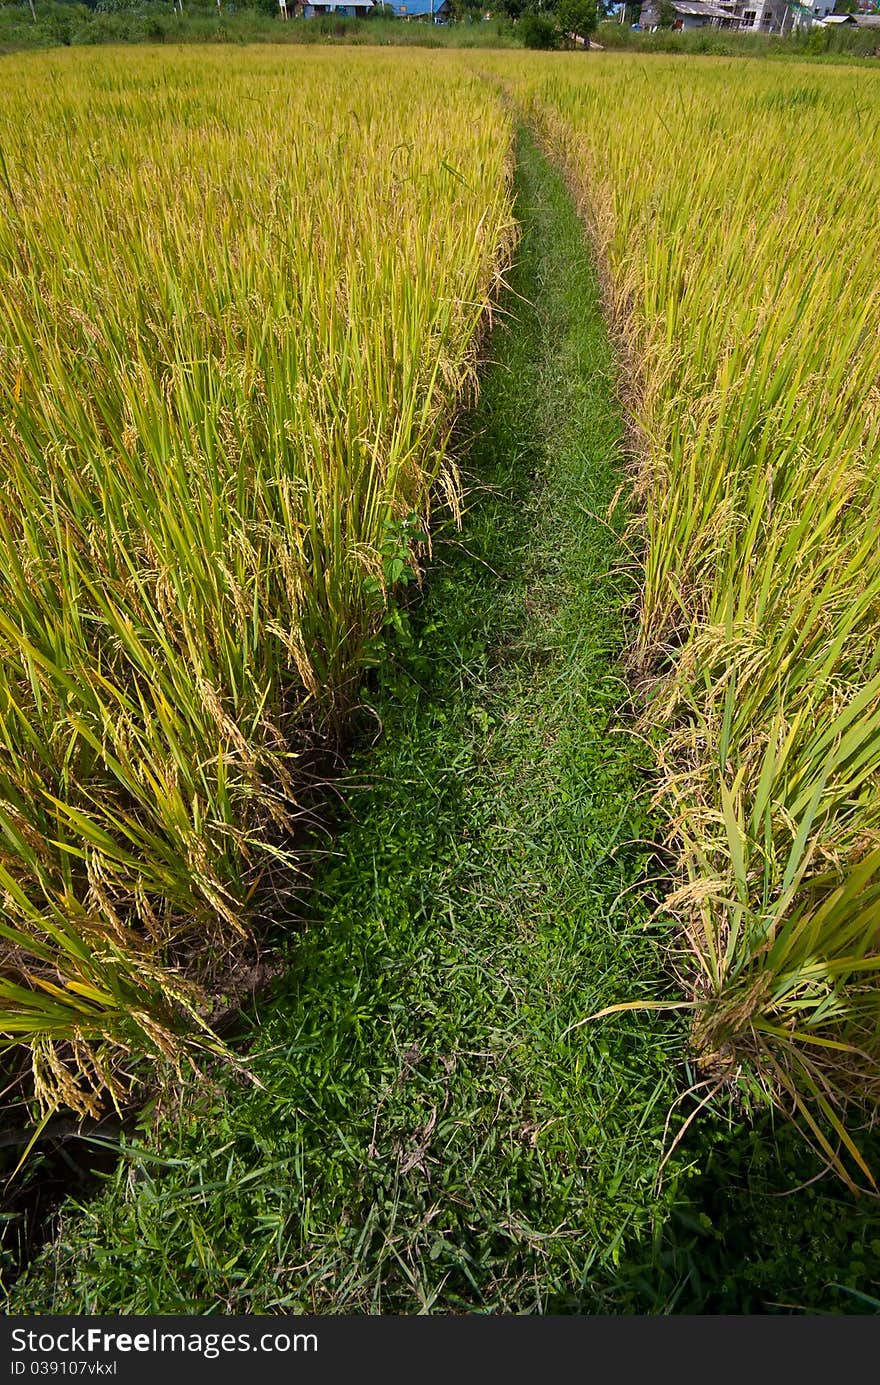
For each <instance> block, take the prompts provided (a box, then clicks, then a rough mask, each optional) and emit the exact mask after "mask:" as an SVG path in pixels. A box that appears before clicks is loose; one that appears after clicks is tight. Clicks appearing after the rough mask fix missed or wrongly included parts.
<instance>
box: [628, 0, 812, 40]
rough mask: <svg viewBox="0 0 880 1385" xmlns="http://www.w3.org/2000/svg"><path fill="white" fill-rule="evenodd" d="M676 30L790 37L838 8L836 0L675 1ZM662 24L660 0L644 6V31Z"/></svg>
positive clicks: (642, 23) (650, 0) (652, 0)
mask: <svg viewBox="0 0 880 1385" xmlns="http://www.w3.org/2000/svg"><path fill="white" fill-rule="evenodd" d="M673 9H674V10H675V22H674V24H673V28H675V29H702V28H705V27H706V26H707V25H708V26H711V27H712V28H715V29H742V30H746V31H751V32H752V33H760V34H788V33H791V30H792V29H793V28H796V27H805V28H808V27H809V25H810V24H811V23H820V22H821V21H822V18H823V17H824V16H825V15H827V14H828V13H829V11H831V10H833V9H834V0H807V2H806V3H804V2H803V0H713V3H711V4H700V3H698V0H681V3H678V0H673ZM659 23H660V0H646V3H645V4H643V5H642V15H641V25H642V28H643V29H656V28H657V26H658V25H659Z"/></svg>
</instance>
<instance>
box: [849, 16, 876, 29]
mask: <svg viewBox="0 0 880 1385" xmlns="http://www.w3.org/2000/svg"><path fill="white" fill-rule="evenodd" d="M853 19H854V20H855V21H856V23H857V24H858V26H859V28H860V29H880V14H854V15H853Z"/></svg>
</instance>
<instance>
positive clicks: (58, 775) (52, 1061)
mask: <svg viewBox="0 0 880 1385" xmlns="http://www.w3.org/2000/svg"><path fill="white" fill-rule="evenodd" d="M392 79H393V80H392ZM450 106H451V107H452V108H453V109H454V114H453V115H450ZM0 150H2V163H0V179H2V192H0V195H2V199H3V219H2V222H0V283H2V301H3V307H2V312H0V454H2V483H0V611H2V614H0V736H2V752H0V890H2V898H3V921H2V925H0V932H2V938H3V966H2V980H0V1012H2V1031H3V1035H4V1038H3V1042H4V1044H5V1045H6V1046H7V1048H8V1047H10V1046H16V1051H20V1050H19V1049H18V1048H17V1046H19V1045H21V1044H25V1045H27V1047H28V1049H29V1053H30V1061H31V1065H32V1074H33V1080H32V1091H33V1093H34V1095H35V1096H36V1098H37V1100H38V1102H39V1103H40V1105H41V1106H42V1108H43V1110H44V1111H48V1110H51V1109H52V1108H53V1107H55V1106H57V1105H58V1104H63V1105H67V1106H69V1107H71V1108H73V1110H74V1111H76V1112H79V1113H81V1114H85V1113H89V1112H92V1113H94V1112H96V1111H97V1110H98V1109H99V1107H100V1105H101V1103H102V1102H106V1100H107V1097H108V1094H109V1095H110V1096H112V1097H113V1099H117V1098H121V1097H122V1095H123V1093H124V1088H125V1084H126V1080H127V1071H128V1069H127V1067H126V1060H127V1058H128V1056H129V1055H131V1056H132V1057H135V1058H140V1057H141V1056H143V1055H145V1054H146V1055H152V1056H154V1057H157V1058H165V1059H171V1060H177V1059H178V1058H179V1056H180V1054H181V1052H182V1051H183V1050H182V1045H183V1043H184V1041H185V1039H186V1038H187V1036H189V1038H193V1037H195V1038H196V1039H199V1037H200V1036H201V1039H202V1040H203V1041H204V1042H206V1043H208V1044H211V1043H213V1042H214V1041H213V1039H212V1038H211V1035H210V1033H209V1031H208V1030H207V1028H206V1017H207V1015H208V1014H209V1013H210V1010H211V1006H212V1004H213V1003H214V1001H215V999H216V996H214V997H213V998H212V997H211V996H210V994H209V993H210V992H211V991H213V992H215V993H216V991H217V990H218V989H219V990H222V989H223V985H224V970H228V968H229V966H230V957H232V958H233V959H234V957H235V956H236V955H238V953H239V952H240V951H241V948H242V946H243V943H244V941H245V940H246V938H247V936H248V934H249V933H250V932H251V930H252V926H253V923H254V919H255V917H257V916H258V915H259V913H260V911H261V910H262V911H264V912H265V911H267V910H268V911H269V912H271V913H274V914H275V915H276V916H277V915H278V914H279V912H282V911H283V895H284V892H285V890H289V889H291V888H295V885H296V866H297V858H296V853H295V850H294V848H293V841H294V833H295V830H296V821H297V816H298V813H299V811H300V800H301V788H302V782H301V776H300V775H299V771H298V759H299V757H300V756H301V754H302V753H303V751H304V750H305V749H306V748H307V747H308V745H309V744H310V742H311V741H313V740H314V737H315V736H316V735H318V736H320V735H322V734H323V735H327V734H331V733H332V731H333V729H334V727H335V726H336V725H338V723H339V721H340V719H341V718H342V717H343V715H344V712H345V709H346V706H347V705H348V704H349V703H350V701H351V699H352V697H353V695H354V692H355V690H356V688H357V685H358V681H359V678H360V677H361V675H362V672H363V669H364V666H365V665H366V664H368V663H369V662H370V660H371V659H372V658H375V657H377V650H378V648H379V641H380V638H381V633H382V629H383V626H384V624H385V621H386V619H387V618H388V612H389V592H390V590H391V589H392V588H394V587H399V586H400V584H401V583H403V582H405V581H406V580H407V578H408V577H413V576H415V575H417V573H418V567H419V560H420V555H421V554H422V552H423V551H424V548H425V544H426V541H427V534H428V526H429V517H430V508H431V503H432V499H436V498H437V497H440V498H441V499H444V500H445V502H446V503H447V504H451V505H453V506H454V505H455V504H456V497H457V478H456V473H455V467H454V465H453V463H452V462H451V461H450V460H449V458H448V456H447V451H446V446H445V444H446V436H447V433H448V429H449V426H450V423H451V420H452V417H453V415H454V410H455V406H456V404H457V403H458V401H459V400H460V399H461V398H462V397H464V396H465V395H467V394H468V392H469V391H471V389H472V386H473V381H474V364H475V351H476V333H477V329H478V327H479V326H480V323H481V321H482V319H483V315H484V312H485V310H486V308H487V305H488V303H489V301H490V297H491V295H492V292H493V288H494V285H495V282H496V277H497V274H498V271H499V269H500V268H501V267H502V266H503V265H504V263H505V262H506V260H507V258H508V256H509V249H510V245H511V238H512V232H513V227H512V219H511V208H510V194H509V174H510V162H511V152H510V150H511V122H510V119H509V117H508V116H507V115H506V114H505V113H504V112H503V110H502V109H501V106H500V104H499V102H498V100H497V97H496V96H495V94H494V93H493V92H492V91H491V90H490V89H488V88H487V87H486V86H485V85H484V84H481V83H479V82H478V81H476V80H475V79H474V77H472V76H471V75H470V74H469V73H467V72H466V71H464V70H463V69H461V68H458V67H456V68H454V69H453V68H452V67H451V66H450V65H448V64H447V63H444V62H443V61H440V62H436V63H434V64H433V65H432V66H431V68H430V69H426V68H425V67H424V66H423V65H421V64H419V63H417V62H411V61H409V59H408V58H404V60H403V61H401V59H400V57H399V56H398V57H395V58H394V60H393V62H392V61H391V60H390V59H386V58H383V57H377V56H376V55H371V56H369V57H368V58H366V59H363V58H361V57H357V56H355V55H351V56H348V57H346V60H345V62H344V63H342V62H340V61H339V60H338V59H335V58H332V57H329V56H326V55H323V54H315V55H309V56H308V57H307V58H306V59H305V60H303V59H302V58H297V59H296V60H295V61H291V60H290V59H289V58H287V57H286V56H283V55H282V56H279V55H277V54H268V53H259V52H252V53H247V54H242V55H239V56H237V57H236V59H235V61H234V63H230V62H229V61H228V59H227V58H226V57H225V56H217V55H213V54H205V53H183V52H178V53H174V54H171V55H168V54H165V53H162V52H159V51H150V52H145V53H143V52H142V53H137V54H136V55H135V54H128V53H124V52H121V51H120V52H105V53H100V54H98V55H96V56H94V57H92V56H90V57H89V58H88V59H86V60H85V61H84V60H83V58H82V57H81V56H80V55H78V54H72V53H63V52H62V53H60V54H51V55H49V56H46V57H41V58H38V59H36V60H29V59H27V58H22V59H13V60H8V59H7V60H4V63H3V68H2V71H0Z"/></svg>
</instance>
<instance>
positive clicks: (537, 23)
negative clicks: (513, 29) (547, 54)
mask: <svg viewBox="0 0 880 1385" xmlns="http://www.w3.org/2000/svg"><path fill="white" fill-rule="evenodd" d="M518 27H519V34H520V38H521V39H522V41H523V45H524V47H526V48H557V47H558V46H559V35H558V34H557V32H556V25H555V24H554V23H553V21H552V19H548V18H547V16H546V15H543V14H535V13H534V12H533V11H531V10H530V11H529V12H528V13H527V14H524V15H523V17H522V19H521V20H520V21H519V25H518Z"/></svg>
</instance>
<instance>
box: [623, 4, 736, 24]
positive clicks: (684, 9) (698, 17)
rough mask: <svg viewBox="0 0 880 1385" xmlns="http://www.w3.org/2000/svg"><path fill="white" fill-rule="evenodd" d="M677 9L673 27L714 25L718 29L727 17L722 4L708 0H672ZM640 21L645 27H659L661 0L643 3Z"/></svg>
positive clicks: (673, 6) (675, 9)
mask: <svg viewBox="0 0 880 1385" xmlns="http://www.w3.org/2000/svg"><path fill="white" fill-rule="evenodd" d="M672 8H673V10H674V11H675V19H674V20H673V24H672V27H673V29H704V28H706V26H707V25H712V26H714V27H715V28H716V29H717V28H719V27H720V24H721V21H722V20H723V19H726V18H727V14H726V12H725V11H724V10H723V9H722V8H721V6H720V5H713V4H709V3H708V2H707V0H672ZM639 23H640V25H641V27H642V28H643V29H657V28H659V25H660V4H659V0H646V3H645V4H643V5H642V10H641V17H640V19H639Z"/></svg>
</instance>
